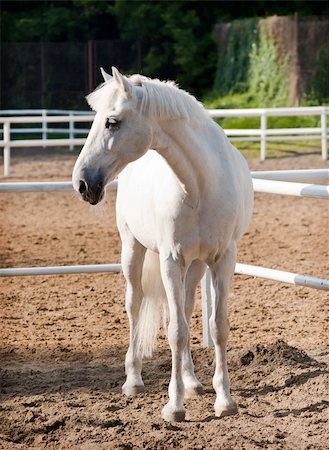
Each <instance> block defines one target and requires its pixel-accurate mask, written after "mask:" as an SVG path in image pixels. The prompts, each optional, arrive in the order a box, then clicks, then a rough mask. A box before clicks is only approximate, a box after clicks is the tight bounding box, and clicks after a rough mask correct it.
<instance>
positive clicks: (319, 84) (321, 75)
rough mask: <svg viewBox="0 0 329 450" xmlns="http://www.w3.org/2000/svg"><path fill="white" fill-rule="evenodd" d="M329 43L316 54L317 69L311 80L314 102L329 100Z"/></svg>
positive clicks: (312, 99) (310, 94)
mask: <svg viewBox="0 0 329 450" xmlns="http://www.w3.org/2000/svg"><path fill="white" fill-rule="evenodd" d="M328 68H329V44H325V45H323V46H322V47H321V48H319V50H318V51H317V54H316V59H315V70H314V74H313V77H312V80H311V86H310V93H309V99H310V100H311V101H313V103H319V104H320V103H321V102H323V103H327V102H329V82H328Z"/></svg>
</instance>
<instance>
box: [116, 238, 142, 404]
mask: <svg viewBox="0 0 329 450" xmlns="http://www.w3.org/2000/svg"><path fill="white" fill-rule="evenodd" d="M121 239H122V256H121V263H122V271H123V274H124V276H125V279H126V311H127V315H128V320H129V326H130V335H129V347H128V351H127V354H126V361H125V369H126V375H127V378H126V382H125V383H124V385H123V386H122V392H123V393H124V394H126V395H135V394H137V393H139V392H143V391H144V383H143V380H142V376H141V372H142V358H141V356H140V354H139V352H138V349H137V342H136V341H137V340H136V333H137V325H138V317H139V310H140V306H141V303H142V300H143V290H142V284H141V278H142V268H143V261H144V256H145V247H143V246H142V245H141V244H140V243H139V242H138V241H137V240H136V239H135V238H134V237H133V236H132V235H131V234H130V233H129V231H127V230H126V232H125V234H124V236H123V234H122V233H121Z"/></svg>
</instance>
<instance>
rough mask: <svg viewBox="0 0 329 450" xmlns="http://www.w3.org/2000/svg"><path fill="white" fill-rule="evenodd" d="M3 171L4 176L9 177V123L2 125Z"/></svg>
mask: <svg viewBox="0 0 329 450" xmlns="http://www.w3.org/2000/svg"><path fill="white" fill-rule="evenodd" d="M3 141H4V148H3V169H4V170H3V171H4V176H5V177H9V175H10V122H9V121H8V122H4V124H3Z"/></svg>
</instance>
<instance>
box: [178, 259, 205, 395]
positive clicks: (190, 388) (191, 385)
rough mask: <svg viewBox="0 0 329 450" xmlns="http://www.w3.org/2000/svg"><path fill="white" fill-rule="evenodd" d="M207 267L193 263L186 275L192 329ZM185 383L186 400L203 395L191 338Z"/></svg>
mask: <svg viewBox="0 0 329 450" xmlns="http://www.w3.org/2000/svg"><path fill="white" fill-rule="evenodd" d="M205 268H206V265H205V264H204V263H203V262H202V261H199V260H196V261H193V263H192V264H191V266H190V267H189V269H188V271H187V274H186V282H185V286H186V297H185V315H186V320H187V323H188V327H190V321H191V317H192V313H193V309H194V302H195V291H196V288H197V285H198V283H199V282H200V280H201V278H202V276H203V274H204V272H205ZM183 382H184V396H185V398H190V397H194V396H195V395H200V394H203V392H204V391H203V386H202V384H201V383H200V381H199V380H198V379H197V377H196V376H195V373H194V364H193V360H192V355H191V347H190V336H189V337H188V340H187V344H186V347H185V349H184V353H183Z"/></svg>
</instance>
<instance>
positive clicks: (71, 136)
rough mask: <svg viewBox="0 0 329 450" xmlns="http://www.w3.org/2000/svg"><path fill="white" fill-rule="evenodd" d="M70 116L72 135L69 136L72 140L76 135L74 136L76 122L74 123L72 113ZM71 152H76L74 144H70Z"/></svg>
mask: <svg viewBox="0 0 329 450" xmlns="http://www.w3.org/2000/svg"><path fill="white" fill-rule="evenodd" d="M69 116H70V122H69V131H70V133H69V136H70V139H74V138H75V134H74V125H75V124H74V121H73V114H72V113H71V112H70V114H69ZM70 150H74V145H73V144H70Z"/></svg>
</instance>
